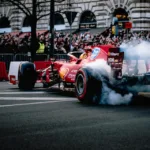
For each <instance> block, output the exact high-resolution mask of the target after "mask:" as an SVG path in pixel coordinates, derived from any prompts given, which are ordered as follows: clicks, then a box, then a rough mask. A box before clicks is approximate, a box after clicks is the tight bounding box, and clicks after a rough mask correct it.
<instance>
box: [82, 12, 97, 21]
mask: <svg viewBox="0 0 150 150" xmlns="http://www.w3.org/2000/svg"><path fill="white" fill-rule="evenodd" d="M80 23H96V17H95V15H94V13H92V12H91V11H85V12H84V13H83V14H82V16H81V18H80Z"/></svg>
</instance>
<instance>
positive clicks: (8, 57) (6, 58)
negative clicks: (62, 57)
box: [0, 53, 48, 71]
mask: <svg viewBox="0 0 150 150" xmlns="http://www.w3.org/2000/svg"><path fill="white" fill-rule="evenodd" d="M46 60H48V56H47V54H37V55H36V56H35V61H46ZM0 61H1V62H5V64H6V70H7V71H8V70H9V66H10V62H11V61H31V56H28V54H6V53H3V54H0Z"/></svg>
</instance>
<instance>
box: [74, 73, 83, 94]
mask: <svg viewBox="0 0 150 150" xmlns="http://www.w3.org/2000/svg"><path fill="white" fill-rule="evenodd" d="M76 88H77V92H78V93H79V94H80V95H81V94H82V93H83V92H84V77H83V75H81V74H79V75H78V77H77V87H76Z"/></svg>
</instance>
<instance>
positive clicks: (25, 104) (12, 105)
mask: <svg viewBox="0 0 150 150" xmlns="http://www.w3.org/2000/svg"><path fill="white" fill-rule="evenodd" d="M66 101H69V100H66ZM57 102H62V101H48V102H35V103H24V104H10V105H0V108H5V107H14V106H27V105H39V104H48V103H57Z"/></svg>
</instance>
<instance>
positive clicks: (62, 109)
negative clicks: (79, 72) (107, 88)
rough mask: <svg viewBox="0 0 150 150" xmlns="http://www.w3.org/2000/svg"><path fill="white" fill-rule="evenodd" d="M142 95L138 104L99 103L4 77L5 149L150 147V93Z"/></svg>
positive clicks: (0, 108)
mask: <svg viewBox="0 0 150 150" xmlns="http://www.w3.org/2000/svg"><path fill="white" fill-rule="evenodd" d="M141 95H144V96H145V98H144V97H143V96H138V97H135V98H134V101H135V100H137V101H138V102H137V103H134V104H132V105H125V106H124V105H123V106H108V105H105V106H104V105H99V106H93V105H83V104H81V103H79V102H78V100H77V99H76V98H75V97H74V95H73V94H72V93H62V92H60V91H58V90H57V89H55V88H52V89H48V90H46V89H43V88H41V86H40V85H36V88H35V89H34V90H33V91H19V90H18V88H17V86H12V85H9V84H7V83H6V82H0V150H8V149H9V150H57V149H58V150H150V143H149V141H150V104H148V103H147V102H148V101H150V98H149V95H148V93H147V94H146V93H141ZM140 101H142V102H140Z"/></svg>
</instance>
